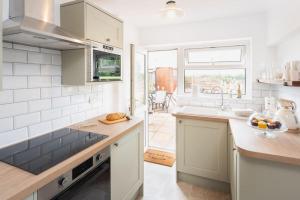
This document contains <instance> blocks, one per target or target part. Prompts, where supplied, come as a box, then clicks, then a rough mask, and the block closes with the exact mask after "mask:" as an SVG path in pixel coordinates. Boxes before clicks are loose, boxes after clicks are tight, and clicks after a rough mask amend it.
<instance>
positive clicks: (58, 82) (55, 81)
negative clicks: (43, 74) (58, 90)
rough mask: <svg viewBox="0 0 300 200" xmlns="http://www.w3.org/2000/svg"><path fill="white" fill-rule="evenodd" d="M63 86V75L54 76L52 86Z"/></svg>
mask: <svg viewBox="0 0 300 200" xmlns="http://www.w3.org/2000/svg"><path fill="white" fill-rule="evenodd" d="M58 86H61V76H53V77H52V87H58Z"/></svg>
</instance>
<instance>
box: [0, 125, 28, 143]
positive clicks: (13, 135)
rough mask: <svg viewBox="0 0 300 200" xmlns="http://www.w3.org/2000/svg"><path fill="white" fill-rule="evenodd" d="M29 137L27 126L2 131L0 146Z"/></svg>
mask: <svg viewBox="0 0 300 200" xmlns="http://www.w3.org/2000/svg"><path fill="white" fill-rule="evenodd" d="M26 139H28V131H27V128H21V129H16V130H13V131H9V132H4V133H0V147H5V146H9V145H11V144H15V143H18V142H21V141H23V140H26Z"/></svg>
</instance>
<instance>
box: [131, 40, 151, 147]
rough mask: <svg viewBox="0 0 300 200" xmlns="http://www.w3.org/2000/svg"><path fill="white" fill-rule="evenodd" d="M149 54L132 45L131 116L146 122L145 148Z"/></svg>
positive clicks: (146, 123) (146, 125)
mask: <svg viewBox="0 0 300 200" xmlns="http://www.w3.org/2000/svg"><path fill="white" fill-rule="evenodd" d="M146 64H147V53H146V52H144V51H143V50H141V49H138V48H136V47H135V45H133V44H132V45H131V103H130V104H131V105H130V111H131V115H133V116H137V117H140V118H143V119H144V120H145V122H144V123H145V137H144V138H145V141H144V144H145V147H147V144H148V142H147V140H146V139H147V132H148V113H147V101H146V94H147V81H146V80H147V73H146V70H147V65H146Z"/></svg>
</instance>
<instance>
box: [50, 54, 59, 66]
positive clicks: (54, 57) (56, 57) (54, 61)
mask: <svg viewBox="0 0 300 200" xmlns="http://www.w3.org/2000/svg"><path fill="white" fill-rule="evenodd" d="M52 65H61V56H60V55H52Z"/></svg>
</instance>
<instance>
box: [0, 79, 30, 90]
mask: <svg viewBox="0 0 300 200" xmlns="http://www.w3.org/2000/svg"><path fill="white" fill-rule="evenodd" d="M20 88H27V77H26V76H3V89H20Z"/></svg>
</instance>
